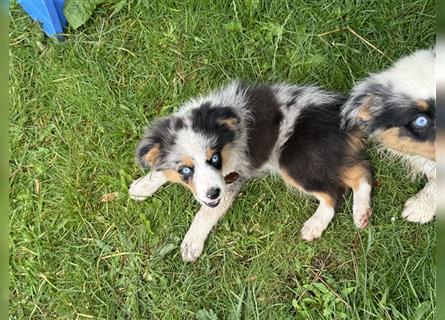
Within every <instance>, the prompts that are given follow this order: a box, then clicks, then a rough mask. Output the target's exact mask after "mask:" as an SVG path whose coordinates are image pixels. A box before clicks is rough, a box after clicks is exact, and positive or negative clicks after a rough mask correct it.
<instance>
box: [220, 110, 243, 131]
mask: <svg viewBox="0 0 445 320" xmlns="http://www.w3.org/2000/svg"><path fill="white" fill-rule="evenodd" d="M216 123H217V124H219V125H220V126H224V127H226V128H227V129H230V130H233V131H236V129H237V128H238V125H239V123H240V119H239V117H238V116H237V115H236V114H234V113H233V112H225V113H222V114H220V115H219V116H218V117H217V118H216Z"/></svg>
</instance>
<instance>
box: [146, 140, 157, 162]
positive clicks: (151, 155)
mask: <svg viewBox="0 0 445 320" xmlns="http://www.w3.org/2000/svg"><path fill="white" fill-rule="evenodd" d="M159 148H160V145H159V143H157V144H155V145H154V147H153V148H151V149H150V151H148V152H147V154H146V155H145V156H144V161H145V162H146V163H148V165H150V166H152V165H153V164H154V163H155V162H156V160H157V159H158V156H159Z"/></svg>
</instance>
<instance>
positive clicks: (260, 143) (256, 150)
mask: <svg viewBox="0 0 445 320" xmlns="http://www.w3.org/2000/svg"><path fill="white" fill-rule="evenodd" d="M246 97H247V99H248V102H247V108H248V109H249V110H250V111H251V113H252V116H253V121H252V122H251V123H250V124H249V128H248V136H249V141H248V145H249V156H250V161H251V165H252V167H254V168H259V167H261V166H262V165H263V164H264V163H265V162H266V161H267V160H268V159H269V156H270V153H271V152H272V149H273V147H274V146H275V143H276V141H277V139H278V134H279V132H280V122H281V120H282V118H283V114H282V113H281V111H280V109H279V104H278V102H277V101H276V99H275V95H274V93H273V91H272V90H271V89H270V87H267V86H256V87H248V88H246Z"/></svg>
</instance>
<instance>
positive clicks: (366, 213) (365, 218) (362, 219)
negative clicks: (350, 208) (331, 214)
mask: <svg viewBox="0 0 445 320" xmlns="http://www.w3.org/2000/svg"><path fill="white" fill-rule="evenodd" d="M371 215H372V209H371V208H365V209H362V210H358V212H357V213H354V223H355V225H356V226H357V228H360V229H364V228H366V226H367V225H368V223H369V217H370V216H371Z"/></svg>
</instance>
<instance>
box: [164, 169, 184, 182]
mask: <svg viewBox="0 0 445 320" xmlns="http://www.w3.org/2000/svg"><path fill="white" fill-rule="evenodd" d="M163 173H164V176H165V178H166V179H167V180H168V181H170V182H176V183H182V184H183V181H182V179H181V175H180V174H179V173H178V172H177V171H175V170H172V169H167V170H164V171H163Z"/></svg>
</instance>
